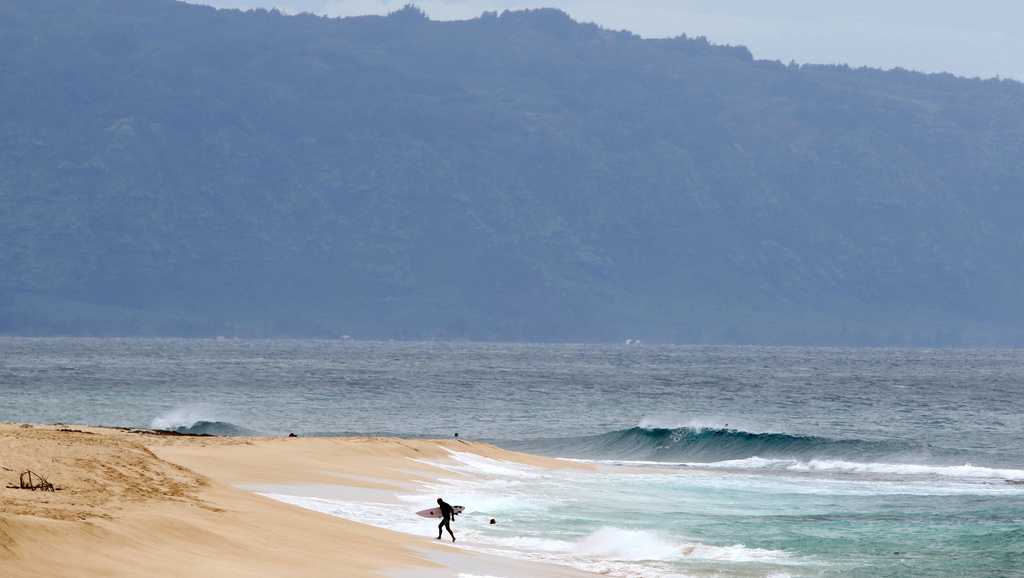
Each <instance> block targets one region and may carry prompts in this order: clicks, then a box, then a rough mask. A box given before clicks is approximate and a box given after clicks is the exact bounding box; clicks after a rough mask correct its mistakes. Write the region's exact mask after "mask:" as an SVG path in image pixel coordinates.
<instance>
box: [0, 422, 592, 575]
mask: <svg viewBox="0 0 1024 578" xmlns="http://www.w3.org/2000/svg"><path fill="white" fill-rule="evenodd" d="M449 449H451V450H456V451H459V452H468V453H472V454H476V455H479V456H482V457H485V458H492V459H500V460H503V461H513V462H519V463H523V464H528V465H530V466H533V467H543V468H566V467H578V466H573V465H570V464H566V463H565V462H560V461H555V460H550V459H545V458H539V457H535V456H530V455H525V454H518V453H514V452H508V451H504V450H501V449H498V448H496V447H494V446H491V445H487V444H482V443H473V442H466V441H460V440H408V439H392V438H215V437H182V436H165V435H156V434H154V433H152V432H147V431H141V430H139V431H132V430H118V429H108V428H95V427H82V426H66V425H29V424H0V481H2V484H3V486H4V487H2V488H0V565H2V566H3V569H4V572H3V574H4V576H5V577H10V578H15V577H18V578H20V577H23V576H24V577H30V576H31V577H36V576H66V577H87V576H88V577H92V576H110V577H116V576H151V577H172V576H195V575H200V574H206V575H211V576H218V577H231V576H248V577H251V576H274V577H286V576H295V577H300V576H301V577H320V576H323V577H328V576H332V577H335V576H390V577H398V578H401V577H411V576H428V577H432V576H462V577H463V578H466V577H470V576H523V575H530V576H551V577H572V576H586V575H587V574H584V573H581V572H577V571H574V570H570V569H567V568H562V567H558V566H547V565H543V564H535V563H529V562H523V561H515V560H511V559H506V558H502V557H497V556H490V555H487V554H482V553H478V552H472V551H468V550H465V549H462V548H458V547H452V546H449V545H447V544H438V543H436V542H435V541H434V540H432V539H431V537H430V536H429V534H428V535H425V536H423V537H422V538H420V537H416V536H411V535H408V534H402V533H398V532H392V531H389V530H384V529H380V528H375V527H371V526H368V525H364V524H360V523H356V522H352V521H349V520H345V519H342V518H339V517H335V516H329V515H326V514H321V513H318V512H314V511H311V510H307V509H303V508H299V507H296V506H292V505H288V504H285V503H281V502H279V501H275V500H272V499H269V498H267V497H264V496H261V495H259V493H258V492H257V491H255V490H254V489H256V488H271V487H282V486H303V485H308V486H310V487H313V486H315V487H317V488H319V491H320V492H330V491H338V492H344V491H348V492H352V491H378V490H380V491H382V490H395V489H400V488H402V487H404V486H405V485H407V484H409V483H410V482H411V481H413V480H422V479H430V478H431V477H436V476H438V475H440V474H441V473H442V472H444V471H443V470H441V469H439V468H437V467H435V466H432V465H430V464H429V463H424V460H426V461H434V462H437V461H443V460H445V459H446V458H447V456H448V455H449V451H448V450H449ZM25 470H32V471H33V472H37V473H39V474H42V475H44V476H45V477H46V478H47V479H48V480H49V481H50V482H51V483H53V484H54V485H55V486H56V488H57V491H55V492H41V491H27V490H22V489H13V488H8V487H6V486H8V485H9V484H12V485H17V484H18V479H19V473H20V472H22V471H25ZM444 473H445V474H446V475H453V474H452V473H451V472H444ZM332 488H333V489H334V490H332ZM427 505H429V504H427Z"/></svg>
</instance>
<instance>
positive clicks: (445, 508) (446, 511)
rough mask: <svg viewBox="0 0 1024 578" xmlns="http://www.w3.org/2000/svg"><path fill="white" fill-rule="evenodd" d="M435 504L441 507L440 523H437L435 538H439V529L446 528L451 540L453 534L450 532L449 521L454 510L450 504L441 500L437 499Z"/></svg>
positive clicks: (453, 515)
mask: <svg viewBox="0 0 1024 578" xmlns="http://www.w3.org/2000/svg"><path fill="white" fill-rule="evenodd" d="M437 505H438V506H440V507H441V523H440V524H438V525H437V539H438V540H440V539H441V530H442V529H445V530H448V535H449V536H451V537H452V542H454V541H455V534H453V533H452V527H451V522H452V518H453V517H455V510H454V509H453V508H452V506H451V504H449V503H448V502H446V501H444V500H442V499H441V498H438V499H437Z"/></svg>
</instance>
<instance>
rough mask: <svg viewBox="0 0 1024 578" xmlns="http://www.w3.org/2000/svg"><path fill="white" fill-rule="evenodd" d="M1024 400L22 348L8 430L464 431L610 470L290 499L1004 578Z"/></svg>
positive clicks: (513, 540)
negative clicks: (23, 425) (430, 505)
mask: <svg viewBox="0 0 1024 578" xmlns="http://www.w3.org/2000/svg"><path fill="white" fill-rule="evenodd" d="M1022 384H1024V352H1021V351H1016V350H924V349H908V350H868V349H813V348H761V347H757V348H742V347H676V346H619V345H530V344H514V345H507V344H472V343H362V342H340V341H271V340H259V341H239V340H223V341H215V340H171V339H159V340H145V339H123V340H108V339H24V338H0V387H2V392H0V393H2V395H0V401H2V403H0V419H2V420H11V421H40V422H54V421H61V422H69V423H86V424H104V425H122V426H154V427H164V428H179V427H180V428H185V429H186V430H187V431H209V432H213V433H228V434H231V433H235V434H238V433H257V434H270V435H280V434H284V433H288V432H296V433H299V434H301V435H345V434H354V433H393V434H402V435H414V436H419V435H430V436H443V437H448V436H451V435H453V434H454V432H456V431H457V432H459V433H460V437H463V438H473V439H485V440H491V441H494V442H496V443H498V444H499V445H502V446H505V447H509V448H513V449H521V450H526V451H532V452H537V453H545V454H548V455H553V456H556V457H565V458H576V459H586V460H589V461H594V462H596V463H599V464H601V465H600V467H601V469H600V471H599V473H598V474H588V475H581V474H572V473H565V474H563V473H557V474H552V473H547V472H540V471H533V470H530V469H529V468H525V469H524V468H522V467H518V466H513V465H511V464H504V463H487V462H486V461H481V460H479V459H476V460H474V459H473V458H472V457H470V456H468V455H456V456H454V457H455V459H456V465H455V466H451V465H449V466H447V467H449V468H453V469H454V470H455V471H458V472H460V473H463V474H466V473H469V474H475V475H477V476H478V477H470V478H468V479H465V480H462V481H459V480H456V479H453V480H449V481H448V482H447V483H446V485H445V486H444V487H424V488H422V489H423V493H422V495H419V494H417V495H415V496H409V499H410V503H409V504H408V506H407V507H405V506H394V505H392V506H383V505H380V504H378V505H376V506H374V505H368V504H353V503H345V502H343V501H338V502H331V503H325V502H323V501H312V502H311V501H309V499H307V498H303V497H302V496H285V497H283V498H282V499H286V500H291V501H293V502H295V503H300V505H304V506H306V507H313V508H315V509H320V510H323V511H327V512H329V513H333V514H336V515H342V516H346V517H354V518H360V519H363V520H364V521H368V522H369V523H375V524H377V525H381V526H385V527H391V528H394V529H398V530H404V531H410V532H419V531H421V528H420V527H419V526H416V522H415V520H412V521H410V520H408V519H406V518H405V517H403V513H404V512H405V510H409V509H410V508H413V505H414V504H418V503H421V502H422V501H423V500H424V499H426V496H429V495H430V494H433V493H440V492H444V493H445V495H451V496H453V498H452V499H457V500H458V501H460V502H464V503H465V504H466V505H467V507H468V508H469V514H467V517H466V521H465V522H463V526H464V530H463V531H464V534H465V536H466V539H465V543H466V546H467V547H470V548H477V549H482V550H488V551H495V552H499V553H502V554H505V555H509V556H515V557H523V558H530V559H539V560H545V561H549V562H555V563H561V564H568V565H573V566H576V567H579V568H585V569H590V570H599V571H603V572H609V573H611V574H612V575H621V576H631V575H652V576H668V575H712V574H716V573H717V574H721V573H725V575H749V576H765V575H772V574H775V575H790V576H802V575H806V576H819V575H843V576H848V575H855V576H856V575H864V576H867V575H917V576H922V575H930V576H947V575H951V574H965V575H1005V574H1006V572H1007V571H1009V570H1010V569H1011V568H1014V567H1016V566H1015V563H1014V560H1020V557H1019V556H1020V555H1021V554H1022V551H1021V550H1022V544H1024V535H1022V534H1021V529H1020V528H1021V523H1022V522H1024V486H1021V485H1017V484H1015V483H1013V482H1017V481H1024V452H1022V450H1021V448H1022V447H1024V422H1022V419H1024V418H1022V415H1024V396H1022V395H1021V393H1020V392H1021V386H1022ZM189 428H191V429H189ZM304 500H305V501H304ZM410 511H411V510H410ZM489 517H497V518H499V519H500V520H502V522H503V523H502V524H501V525H499V526H497V527H496V528H494V529H491V528H488V527H487V526H486V525H485V524H484V523H483V520H486V519H488V518H489ZM1011 572H1012V571H1011Z"/></svg>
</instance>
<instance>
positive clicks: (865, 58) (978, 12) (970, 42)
mask: <svg viewBox="0 0 1024 578" xmlns="http://www.w3.org/2000/svg"><path fill="white" fill-rule="evenodd" d="M193 1H196V2H202V3H206V4H213V5H215V6H220V7H231V8H249V7H264V8H270V7H277V8H279V9H280V10H281V11H283V12H313V13H317V14H329V15H332V16H351V15H357V14H383V13H387V12H390V11H393V10H397V9H399V8H401V7H402V6H403V5H404V4H406V3H408V2H409V0H193ZM414 3H415V4H416V5H418V6H419V7H421V8H423V9H424V10H425V11H426V12H427V14H429V15H430V17H431V18H434V19H462V18H473V17H476V16H479V15H480V13H481V12H483V11H485V10H499V11H500V10H502V9H516V8H528V7H540V6H551V7H557V8H561V9H563V10H565V11H566V12H568V13H570V14H572V15H573V17H575V18H576V19H577V20H583V21H589V22H596V23H598V24H600V25H602V26H604V27H606V28H613V29H628V30H631V31H633V32H636V33H637V34H640V35H642V36H649V37H657V36H676V35H679V34H681V33H686V34H688V35H691V36H700V35H704V36H707V37H708V38H709V39H710V40H712V41H713V42H718V43H724V44H743V45H745V46H748V47H749V48H750V49H751V50H752V51H753V52H754V54H755V56H757V57H758V58H770V59H778V60H782V61H785V62H788V61H789V60H796V61H797V62H817V63H833V62H845V63H848V64H851V65H855V66H857V65H868V66H880V67H885V68H891V67H894V66H902V67H904V68H912V69H916V70H925V71H949V72H954V73H957V74H961V75H966V76H983V77H990V76H1003V77H1012V78H1017V79H1022V80H1024V28H1022V26H1021V23H1022V22H1024V0H976V1H973V2H968V1H965V0H859V1H857V2H843V1H838V0H835V1H833V0H540V1H537V0H418V1H416V2H414Z"/></svg>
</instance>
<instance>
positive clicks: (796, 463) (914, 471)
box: [682, 457, 1024, 480]
mask: <svg viewBox="0 0 1024 578" xmlns="http://www.w3.org/2000/svg"><path fill="white" fill-rule="evenodd" d="M682 465H687V466H690V467H703V468H712V469H730V470H765V469H775V470H785V471H791V472H837V473H849V474H875V475H895V476H936V477H946V478H960V479H964V478H971V479H982V478H985V479H988V478H990V479H999V480H1024V470H1016V469H1003V468H987V467H983V466H974V465H971V464H964V465H961V466H929V465H921V464H887V463H879V462H851V461H846V460H807V461H802V460H785V459H765V458H759V457H753V458H746V459H742V460H727V461H723V462H713V463H709V464H700V463H686V464H682Z"/></svg>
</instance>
